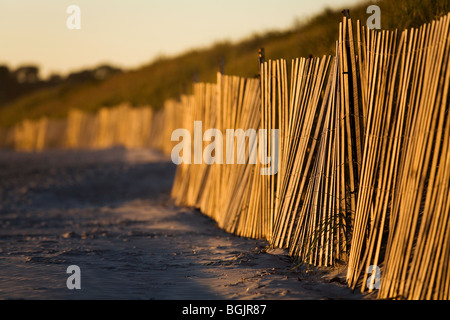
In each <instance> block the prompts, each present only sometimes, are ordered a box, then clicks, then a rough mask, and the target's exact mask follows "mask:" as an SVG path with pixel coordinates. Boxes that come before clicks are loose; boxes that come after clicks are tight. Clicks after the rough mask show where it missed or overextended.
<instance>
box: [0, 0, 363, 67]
mask: <svg viewBox="0 0 450 320" xmlns="http://www.w3.org/2000/svg"><path fill="white" fill-rule="evenodd" d="M357 2H360V1H359V0H70V1H66V0H0V41H1V42H0V43H1V46H0V64H7V65H9V66H10V67H13V68H15V67H17V66H20V65H22V64H27V63H32V64H36V65H38V66H39V67H40V69H41V76H47V75H48V74H50V73H51V72H56V73H63V74H66V73H67V72H69V71H74V70H80V69H82V68H84V67H94V66H96V65H98V64H99V63H103V62H106V63H111V64H115V65H117V66H119V67H124V68H130V67H131V68H132V67H137V66H139V65H142V64H145V63H148V62H150V61H151V60H152V59H153V58H154V57H155V56H157V55H160V54H167V55H172V54H176V53H180V52H182V51H184V50H186V49H191V48H196V47H201V46H206V45H210V44H212V43H213V42H215V41H220V40H232V41H234V40H239V39H242V38H245V37H247V36H250V35H251V34H252V33H255V32H263V31H266V30H273V29H275V30H280V29H281V30H283V29H286V28H288V27H289V26H291V25H292V24H293V21H294V19H295V18H304V17H308V16H311V15H313V14H314V13H318V12H320V11H322V10H323V9H324V8H325V7H327V6H328V7H330V8H333V7H336V6H338V7H342V6H343V5H348V6H351V5H352V4H354V3H357ZM69 5H78V6H79V7H80V9H81V29H80V30H69V29H68V28H67V26H66V20H67V18H68V17H69V14H67V13H66V9H67V7H68V6H69Z"/></svg>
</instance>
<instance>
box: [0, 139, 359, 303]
mask: <svg viewBox="0 0 450 320" xmlns="http://www.w3.org/2000/svg"><path fill="white" fill-rule="evenodd" d="M174 173H175V165H174V164H172V163H171V162H170V159H168V158H167V157H166V156H163V155H162V154H160V153H158V152H155V151H151V150H126V149H121V148H114V149H108V150H103V151H46V152H43V153H18V152H11V151H1V152H0V299H146V300H147V299H156V300H169V299H170V300H185V299H186V300H196V299H207V300H209V299H226V300H231V299H271V300H281V299H346V300H347V299H367V297H366V296H363V295H361V294H360V293H358V292H355V293H352V292H351V290H350V289H349V288H348V287H347V286H346V285H345V284H344V283H343V282H344V280H345V267H344V266H341V267H340V268H337V269H336V270H333V271H330V270H320V269H316V268H307V267H304V266H302V267H299V268H294V269H293V267H294V264H293V261H292V260H291V258H290V257H289V256H288V255H287V253H286V251H284V250H282V249H270V248H268V246H267V242H265V241H261V240H254V239H245V238H240V237H236V236H233V235H230V234H228V233H225V232H224V231H222V230H220V229H219V228H218V227H217V226H216V223H215V222H214V221H212V220H211V219H209V218H208V217H206V216H204V215H202V214H201V213H200V212H199V211H197V210H194V209H190V208H179V207H176V206H175V205H174V204H173V203H172V201H171V200H170V197H169V195H170V189H171V186H172V180H173V177H174ZM70 265H77V266H79V267H80V270H81V290H69V289H68V288H67V286H66V280H67V278H68V276H69V274H67V273H66V270H67V267H68V266H70Z"/></svg>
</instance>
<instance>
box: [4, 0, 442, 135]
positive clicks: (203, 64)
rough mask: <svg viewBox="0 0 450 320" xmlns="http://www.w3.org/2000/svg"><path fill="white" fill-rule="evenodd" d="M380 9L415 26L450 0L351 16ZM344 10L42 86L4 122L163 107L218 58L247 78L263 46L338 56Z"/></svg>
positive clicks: (387, 17)
mask: <svg viewBox="0 0 450 320" xmlns="http://www.w3.org/2000/svg"><path fill="white" fill-rule="evenodd" d="M371 3H375V4H377V5H378V6H380V8H381V26H382V28H383V29H392V28H398V29H400V30H401V29H405V28H410V27H417V26H419V25H421V24H423V23H425V22H428V21H430V20H432V19H435V18H438V17H440V16H442V15H444V14H446V13H447V12H448V11H449V10H450V6H449V0H422V1H420V0H397V1H392V0H381V1H369V2H362V3H361V4H360V5H358V6H356V7H353V8H350V16H351V18H352V19H355V20H356V19H359V20H361V21H363V22H364V23H365V21H366V19H367V18H368V16H369V15H368V14H367V13H366V8H367V6H368V5H369V4H371ZM341 10H342V9H336V10H331V9H326V10H324V11H323V12H322V13H321V14H319V15H317V16H315V17H312V18H308V19H307V21H297V22H296V23H295V26H293V27H292V28H291V29H290V30H287V31H277V32H269V33H266V34H258V35H253V36H252V37H250V38H248V39H245V40H242V41H240V42H238V43H230V42H221V43H216V44H214V45H212V46H211V47H209V48H201V49H197V50H191V51H188V52H185V53H183V54H180V55H178V56H176V57H160V58H158V59H156V60H155V61H153V62H151V63H150V64H149V65H146V66H143V67H141V68H139V69H137V70H131V71H127V72H124V73H120V74H115V75H113V76H111V77H110V78H108V79H106V80H104V81H89V82H85V83H82V84H73V85H68V84H61V85H59V86H56V87H52V88H44V89H41V90H38V91H35V92H33V93H31V94H29V95H27V96H24V97H21V98H19V99H17V100H14V101H12V102H9V103H8V104H6V105H4V106H2V107H0V126H2V127H6V126H11V125H13V124H14V123H16V122H18V121H20V120H22V119H24V118H39V117H41V116H48V117H64V116H65V115H66V114H67V112H68V111H69V110H70V109H74V108H77V109H82V110H85V111H96V110H98V109H99V108H101V107H103V106H114V105H117V104H119V103H121V102H124V101H128V102H130V103H132V104H133V105H151V106H152V107H154V108H161V107H162V105H163V103H164V101H165V100H166V99H168V98H173V97H178V96H179V94H180V93H183V92H188V90H189V88H190V86H189V84H190V83H191V82H192V81H193V80H194V79H198V80H199V81H215V77H216V72H217V71H218V69H219V67H218V66H219V61H220V60H221V59H223V60H224V71H225V73H226V74H233V75H239V76H245V77H252V76H254V75H255V74H257V72H258V64H257V56H258V49H259V48H261V47H264V48H265V52H266V59H278V58H285V59H287V60H288V61H290V60H291V59H292V58H296V57H305V56H309V55H313V56H322V55H324V54H331V55H334V53H335V45H336V40H337V37H338V23H339V22H340V21H342V13H341Z"/></svg>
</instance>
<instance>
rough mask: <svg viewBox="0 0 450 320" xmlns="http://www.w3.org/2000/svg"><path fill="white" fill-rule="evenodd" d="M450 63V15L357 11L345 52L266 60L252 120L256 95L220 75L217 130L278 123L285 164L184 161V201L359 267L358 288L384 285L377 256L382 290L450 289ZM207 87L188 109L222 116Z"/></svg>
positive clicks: (308, 252) (278, 241)
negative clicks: (424, 17)
mask: <svg viewBox="0 0 450 320" xmlns="http://www.w3.org/2000/svg"><path fill="white" fill-rule="evenodd" d="M449 59H450V56H449V16H445V17H443V18H441V19H440V20H439V21H434V22H432V23H430V24H427V25H424V26H422V27H421V28H419V29H412V30H406V31H404V32H402V33H398V32H397V31H371V30H368V29H367V28H365V27H362V26H361V25H360V23H359V22H357V24H356V28H355V27H354V25H353V23H352V21H351V20H350V19H346V18H344V19H343V22H342V23H341V24H340V26H339V39H338V41H337V44H336V56H335V57H323V58H309V59H305V58H301V59H295V60H293V61H292V63H291V65H290V70H289V68H288V66H287V63H286V61H285V60H276V61H267V62H264V63H263V64H262V65H261V79H260V81H259V83H260V89H255V90H260V91H261V92H260V95H261V97H260V102H255V103H252V102H249V103H250V105H252V108H253V109H254V111H253V115H254V117H255V119H256V118H258V117H259V118H260V121H259V122H255V123H252V124H250V123H246V122H245V121H244V122H241V119H240V118H239V117H236V114H240V110H245V108H246V107H247V105H246V104H245V103H241V102H240V100H239V99H238V98H236V99H230V98H229V95H231V96H235V97H242V96H243V95H244V94H247V92H245V93H241V91H240V90H239V89H238V87H239V85H238V84H233V82H232V81H231V80H230V79H231V78H232V77H228V76H219V79H218V82H217V86H218V88H220V89H217V95H218V96H217V99H216V102H215V103H216V104H217V106H216V112H217V113H216V118H215V121H216V126H217V127H218V128H222V129H223V128H227V127H226V126H225V127H223V124H224V123H227V124H228V128H237V127H239V125H241V126H245V125H246V126H245V127H243V129H244V130H247V129H249V128H255V129H257V128H260V129H266V130H268V132H270V130H271V129H274V128H275V129H278V130H279V143H278V145H277V148H278V155H279V170H278V172H277V174H276V175H268V176H264V175H260V173H259V169H260V168H261V167H262V165H261V163H260V162H258V163H257V164H256V165H251V164H244V165H226V164H224V165H212V166H206V165H196V164H191V165H189V164H185V165H182V166H180V167H179V170H178V172H177V178H176V180H175V184H174V189H173V196H174V198H175V199H176V200H177V202H178V203H179V204H184V205H189V206H194V207H198V208H200V209H201V210H202V211H203V212H204V213H205V214H207V215H209V216H211V217H213V218H214V219H215V220H217V221H218V224H219V226H220V227H222V228H224V229H225V230H227V231H230V232H233V233H235V234H238V235H242V236H248V237H257V238H265V239H267V240H269V241H270V243H271V245H272V246H275V247H282V248H287V249H288V250H289V252H290V254H291V255H292V256H294V257H296V258H297V259H298V260H299V261H302V262H306V263H310V264H314V265H318V266H329V265H333V264H335V263H336V262H345V263H347V265H348V273H347V280H348V283H349V285H350V286H351V287H352V288H356V287H357V286H360V287H361V290H363V291H364V290H366V289H367V287H369V290H373V289H374V287H375V288H376V287H377V284H375V286H374V284H373V283H370V282H369V283H368V282H367V280H368V279H372V280H375V281H377V279H376V277H372V274H371V273H369V272H368V271H367V270H369V269H370V270H372V269H376V268H372V266H376V267H379V268H380V270H381V283H380V286H381V287H380V288H381V289H380V290H379V297H381V298H410V299H424V298H427V299H428V298H434V299H448V297H449V292H450V272H449V271H450V270H449V267H448V263H447V262H448V261H449V258H450V238H449V237H450V236H449V234H450V225H449V223H450V221H449V218H450V215H449V211H450V202H449V201H448V197H447V196H446V195H447V194H448V191H449V184H450V171H449V165H450V162H449V161H450V156H449V151H450V149H449V148H450V147H449V133H450V132H449V130H450V123H449V121H448V120H449V96H448V89H449V81H450V80H449V77H450V71H449V61H450V60H449ZM229 81H230V82H229ZM236 81H238V80H236ZM240 81H244V80H243V79H241V80H240ZM247 81H250V80H249V79H247ZM236 83H238V82H236ZM234 90H236V91H234ZM246 90H247V88H246ZM199 94H200V95H204V96H205V94H206V93H201V91H196V92H195V93H194V95H193V97H192V99H191V100H190V102H189V107H187V106H185V107H183V108H184V109H183V110H190V111H188V112H190V114H191V118H189V120H187V123H188V124H189V125H192V123H193V121H195V120H199V121H205V118H202V117H199V118H195V116H194V118H192V115H205V114H208V115H209V116H211V115H212V114H213V112H210V113H206V112H202V111H199V110H202V108H204V103H203V102H201V103H199V102H198V101H203V98H199V97H198V95H199ZM206 97H207V98H206V99H207V100H208V99H211V97H208V96H206ZM213 100H214V99H213ZM223 101H227V102H228V103H229V102H231V105H230V104H226V103H225V104H224V103H223ZM258 103H260V104H261V107H260V113H258V107H257V106H256V104H258ZM213 104H214V101H212V102H211V105H213ZM193 110H196V111H193ZM242 114H245V112H242ZM185 119H188V118H187V117H186V118H185ZM209 123H211V124H213V123H214V120H211V119H209ZM192 132H193V131H192ZM271 143H272V140H271V139H268V145H266V146H265V147H266V148H265V151H264V152H267V154H268V155H269V156H272V155H274V151H275V150H274V149H273V146H272V145H271ZM247 146H248V147H250V144H248V145H247ZM259 148H261V146H259ZM193 191H195V192H193ZM205 194H206V195H207V196H204V195H205ZM190 197H193V198H190ZM198 199H203V201H206V200H205V199H207V203H205V202H200V203H199V202H198ZM196 201H197V202H196Z"/></svg>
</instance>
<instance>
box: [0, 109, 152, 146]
mask: <svg viewBox="0 0 450 320" xmlns="http://www.w3.org/2000/svg"><path fill="white" fill-rule="evenodd" d="M153 114H154V111H153V109H151V108H150V107H140V108H132V107H130V106H129V105H127V104H122V105H119V106H117V107H115V108H102V109H100V110H99V111H98V112H97V113H94V114H91V113H86V112H82V111H79V110H72V111H71V112H70V113H69V116H68V117H67V119H59V120H55V119H47V118H45V117H44V118H41V119H39V120H24V121H22V122H21V123H19V124H17V125H16V126H14V127H13V128H11V129H9V130H5V129H4V130H2V131H3V132H1V133H0V134H1V136H2V137H1V139H0V142H1V143H2V146H6V147H12V148H14V149H15V150H20V151H41V150H44V149H50V148H85V149H101V148H108V147H113V146H124V147H127V148H142V147H149V146H151V145H152V142H153V140H152V139H151V134H152V132H151V130H150V129H151V127H152V122H153V120H154V119H153ZM158 137H159V135H158Z"/></svg>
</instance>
